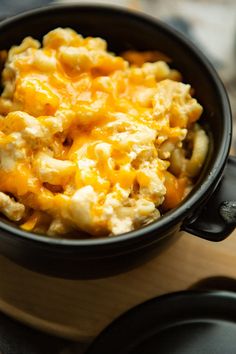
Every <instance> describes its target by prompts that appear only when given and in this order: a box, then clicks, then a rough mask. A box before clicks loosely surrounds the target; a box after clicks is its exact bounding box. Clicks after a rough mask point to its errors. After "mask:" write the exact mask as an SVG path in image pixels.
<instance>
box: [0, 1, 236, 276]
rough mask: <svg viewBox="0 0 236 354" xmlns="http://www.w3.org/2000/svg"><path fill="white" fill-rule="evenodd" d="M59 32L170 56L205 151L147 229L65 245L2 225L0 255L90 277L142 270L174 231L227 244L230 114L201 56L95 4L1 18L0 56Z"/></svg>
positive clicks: (153, 24) (161, 29) (138, 20)
mask: <svg viewBox="0 0 236 354" xmlns="http://www.w3.org/2000/svg"><path fill="white" fill-rule="evenodd" d="M58 26H60V27H71V28H73V29H75V30H76V31H78V32H79V33H81V34H83V35H84V36H87V35H90V36H100V37H102V38H105V39H106V40H107V42H108V45H109V49H110V50H112V51H114V52H116V53H119V52H121V51H124V50H127V49H138V50H159V51H161V52H163V53H165V54H166V55H167V56H168V57H170V58H171V59H172V64H171V65H172V66H173V67H174V68H176V69H178V70H179V71H180V72H181V73H182V74H183V77H184V81H186V82H188V83H190V84H191V85H192V87H194V89H195V96H196V97H197V99H198V100H199V102H200V103H201V104H202V106H203V107H204V115H203V117H202V120H201V123H202V124H203V125H204V126H205V127H206V129H207V130H208V132H209V135H210V140H211V142H210V150H209V153H208V157H207V161H206V163H205V166H204V168H203V170H202V172H201V175H200V176H199V178H198V181H197V182H196V185H195V188H194V189H193V191H192V192H191V194H190V195H189V196H188V197H187V198H186V199H185V200H184V202H182V203H181V205H179V207H178V208H176V209H174V210H172V211H170V212H168V213H166V214H165V215H164V216H163V217H161V218H160V219H159V220H157V221H155V222H153V223H152V224H149V225H148V226H146V227H143V228H141V229H139V230H136V231H132V232H129V233H127V234H124V235H120V236H117V237H114V238H101V239H93V240H92V239H87V240H67V239H51V238H49V237H45V236H43V235H35V234H33V233H27V232H24V231H22V230H20V229H18V228H17V227H16V226H15V225H14V224H13V223H10V222H8V221H6V219H4V218H1V220H0V248H1V252H2V253H3V254H5V255H6V256H8V257H9V258H11V259H13V260H15V261H16V262H18V263H20V264H22V265H24V266H26V267H28V268H31V269H33V270H36V271H40V272H44V273H47V274H51V275H56V276H61V277H72V278H73V277H78V278H93V277H102V276H108V275H112V274H116V273H119V272H122V271H124V270H127V269H130V268H132V267H134V266H136V265H137V264H139V263H142V262H143V261H144V260H146V259H148V258H150V257H151V256H152V255H153V254H154V253H156V252H159V251H160V250H162V248H163V246H166V245H167V244H168V243H169V242H171V241H172V240H173V239H174V235H176V233H177V231H179V230H180V229H184V230H187V231H191V232H192V233H194V234H197V235H198V236H200V237H203V238H207V239H210V240H213V241H219V240H222V239H224V238H225V237H227V236H228V235H229V234H230V233H231V232H232V231H233V229H234V226H235V219H236V218H235V212H234V211H235V203H232V201H233V200H234V199H236V198H234V197H236V191H235V189H234V187H233V185H234V183H233V180H234V179H235V177H236V172H235V171H236V168H235V160H234V159H233V158H230V159H228V153H229V148H230V142H231V134H232V121H231V112H230V106H229V101H228V98H227V95H226V92H225V89H224V87H223V85H222V83H221V81H220V79H219V77H218V76H217V74H216V72H215V70H214V69H213V68H212V66H211V65H210V63H209V62H208V60H207V59H206V58H205V56H204V55H203V54H202V53H201V52H200V51H199V49H197V48H196V47H194V46H193V45H192V44H191V43H190V42H189V41H188V40H187V39H185V38H184V37H183V36H182V35H181V34H179V33H178V32H176V31H174V30H173V29H171V28H169V27H168V26H167V25H166V24H164V23H161V22H159V21H157V20H155V19H152V18H150V17H146V16H144V15H141V14H138V13H133V12H130V11H128V10H122V9H120V8H114V7H107V6H95V5H91V6H89V5H63V6H51V7H48V8H41V9H37V10H34V11H30V12H27V13H25V14H21V15H18V16H16V17H13V18H10V19H7V20H5V21H3V22H2V23H1V24H0V49H6V48H9V47H10V46H12V45H14V44H17V43H19V42H20V41H21V40H22V39H23V38H24V37H26V36H29V35H31V36H33V37H35V38H38V39H41V38H42V36H43V35H44V34H46V33H47V32H48V31H50V30H52V29H54V28H55V27H58ZM227 162H228V163H227ZM226 163H227V170H226V174H225V178H222V175H223V171H224V168H225V165H226ZM220 181H221V182H222V183H221V184H220V186H219V182H220ZM217 186H218V189H217V191H215V190H216V188H217ZM213 192H214V193H213ZM225 201H226V202H227V203H225V204H224V205H223V208H222V202H225ZM220 211H222V213H221V215H220V213H219V212H220ZM232 212H234V215H233V214H232Z"/></svg>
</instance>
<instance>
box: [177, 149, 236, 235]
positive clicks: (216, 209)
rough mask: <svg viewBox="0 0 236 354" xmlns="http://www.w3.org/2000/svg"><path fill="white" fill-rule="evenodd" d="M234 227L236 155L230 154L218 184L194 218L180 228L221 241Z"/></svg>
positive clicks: (235, 225)
mask: <svg viewBox="0 0 236 354" xmlns="http://www.w3.org/2000/svg"><path fill="white" fill-rule="evenodd" d="M235 227H236V157H233V156H230V157H229V158H228V161H227V165H226V168H225V171H224V176H223V178H222V181H221V182H220V184H219V186H218V187H217V189H216V190H215V192H214V193H213V195H212V196H211V197H210V199H209V200H208V201H207V203H206V204H205V205H204V206H203V208H202V210H201V211H200V213H199V214H198V216H197V217H196V218H193V219H188V220H186V221H184V222H183V224H182V226H181V230H183V231H187V232H189V233H191V234H193V235H196V236H199V237H202V238H204V239H207V240H210V241H222V240H224V239H225V238H226V237H228V236H229V235H230V234H231V233H232V232H233V230H234V228H235Z"/></svg>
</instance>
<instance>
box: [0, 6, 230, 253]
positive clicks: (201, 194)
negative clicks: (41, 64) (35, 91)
mask: <svg viewBox="0 0 236 354" xmlns="http://www.w3.org/2000/svg"><path fill="white" fill-rule="evenodd" d="M80 9H84V10H91V11H96V12H97V11H102V12H104V11H106V12H107V13H110V14H111V13H112V14H117V15H119V16H125V17H127V18H130V19H131V20H136V21H138V22H141V23H143V24H144V25H145V24H146V25H147V26H152V27H153V28H156V29H157V30H159V31H162V32H165V33H166V34H167V35H168V36H171V37H174V38H175V39H176V40H177V41H178V42H179V43H180V44H181V45H183V46H184V47H185V48H186V49H188V50H189V51H190V52H191V54H192V55H193V56H194V59H195V60H198V61H199V62H200V63H201V65H202V67H204V68H205V69H206V72H207V74H208V77H209V78H210V80H211V81H212V83H213V85H214V86H215V89H216V93H217V95H218V98H219V100H220V103H221V106H222V112H223V117H224V131H223V134H222V141H221V144H220V147H219V153H218V155H217V157H216V159H215V162H214V165H213V168H212V171H211V173H209V174H208V175H207V176H206V177H205V179H204V181H203V183H202V186H201V188H200V189H199V190H198V191H197V192H195V193H193V194H192V195H191V196H189V198H188V199H186V200H184V201H183V202H181V203H180V205H179V206H178V207H177V208H175V209H173V210H171V211H170V212H168V213H167V214H165V215H163V216H161V217H160V218H159V219H157V220H156V221H154V222H152V223H151V224H149V225H146V226H144V227H142V228H140V229H137V230H134V231H130V232H127V233H124V234H120V235H116V236H114V237H101V238H88V239H65V238H50V237H49V236H44V235H41V234H36V233H32V232H26V231H23V230H21V229H19V228H17V227H15V226H11V225H9V224H8V223H5V222H3V221H0V229H2V230H4V231H6V232H8V233H11V234H12V235H11V236H17V238H18V236H21V237H22V238H23V239H25V240H28V241H31V242H34V243H41V244H42V243H44V244H47V245H48V246H49V245H53V246H58V247H59V246H63V247H64V246H68V247H69V246H73V247H74V246H77V247H82V248H86V247H91V246H97V247H98V246H101V247H102V246H104V245H111V244H114V243H123V242H127V241H131V240H132V241H134V240H135V239H137V238H138V239H139V240H140V239H141V238H142V237H145V236H146V235H147V234H153V233H154V232H156V233H157V232H158V231H159V232H160V233H161V231H163V230H166V229H169V228H170V227H171V226H174V225H176V224H178V223H179V222H180V221H181V220H183V219H184V218H185V217H186V215H187V214H188V212H189V211H190V210H191V209H192V208H193V207H194V205H196V204H201V203H202V202H204V200H206V199H207V197H208V195H209V193H210V192H211V191H212V189H215V188H216V186H217V184H218V182H219V179H220V177H221V175H222V173H223V170H224V167H225V164H226V162H227V157H228V154H229V150H230V144H231V138H232V114H231V108H230V103H229V98H228V96H227V93H226V90H225V88H224V85H223V83H222V81H221V79H220V77H219V75H218V73H217V72H216V70H215V69H214V68H213V65H212V64H211V63H210V61H209V60H208V58H207V57H206V56H205V54H203V52H202V51H201V50H200V49H199V48H198V47H197V46H196V45H195V44H193V43H192V41H191V40H190V39H188V38H186V37H185V36H184V35H183V34H182V33H181V32H179V31H177V30H176V29H174V28H173V27H171V26H169V25H168V24H166V23H164V22H162V21H160V20H159V19H156V18H155V17H152V16H150V15H147V14H144V13H141V12H138V11H134V10H130V9H127V8H123V7H122V6H121V5H106V4H93V3H89V4H88V3H79V4H73V3H70V4H53V5H50V6H43V7H39V8H35V9H32V10H29V11H25V12H22V13H19V14H17V15H15V16H11V17H9V18H7V19H5V20H3V21H1V22H0V32H1V30H2V29H4V27H7V26H9V25H12V24H13V25H14V22H18V21H24V20H26V21H27V19H28V18H32V17H34V16H38V15H44V14H50V13H54V12H58V11H59V12H63V11H79V10H80ZM193 190H194V189H193ZM157 238H158V235H157Z"/></svg>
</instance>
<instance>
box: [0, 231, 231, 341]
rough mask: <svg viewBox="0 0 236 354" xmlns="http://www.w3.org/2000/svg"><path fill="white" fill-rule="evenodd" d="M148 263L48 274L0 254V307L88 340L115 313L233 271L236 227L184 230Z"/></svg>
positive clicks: (45, 328) (61, 333)
mask: <svg viewBox="0 0 236 354" xmlns="http://www.w3.org/2000/svg"><path fill="white" fill-rule="evenodd" d="M180 236H181V237H180V238H179V239H178V241H177V242H176V243H175V244H173V245H171V246H170V248H168V249H167V250H166V251H165V252H164V253H162V254H161V255H160V256H158V257H157V258H155V259H153V260H152V261H150V262H149V263H147V264H145V265H143V266H142V267H139V268H137V269H135V270H132V271H130V272H128V273H125V274H121V275H119V276H116V277H110V278H107V279H99V280H89V281H78V280H64V279H58V278H52V277H47V276H44V275H40V274H37V273H33V272H31V271H29V270H26V269H24V268H22V267H20V266H18V265H16V264H14V263H13V262H11V261H10V260H8V259H6V258H5V257H3V256H0V310H2V311H3V312H4V313H6V314H8V315H10V316H12V317H14V318H16V319H18V320H20V321H22V322H24V323H27V324H29V325H31V326H33V327H35V328H38V329H41V330H43V331H46V332H49V333H51V334H57V335H59V336H62V337H65V338H70V339H76V340H80V341H90V340H91V339H92V338H93V337H95V336H96V335H97V334H98V333H99V332H100V331H101V330H102V329H103V328H104V327H105V326H107V325H108V324H109V323H110V322H111V321H112V320H113V319H114V318H116V317H117V316H119V315H120V314H121V313H123V312H124V311H126V310H128V309H129V308H131V307H133V306H134V305H137V304H139V303H141V302H143V301H145V300H147V299H150V298H152V297H154V296H157V295H160V294H164V293H168V292H172V291H177V290H182V289H187V288H189V287H191V286H192V285H193V284H194V283H196V282H198V281H200V280H202V279H204V278H207V277H212V276H230V277H233V278H234V277H235V276H236V231H234V233H233V234H232V235H231V236H230V237H229V238H228V239H227V240H225V241H223V242H220V243H213V242H209V241H205V240H202V239H200V238H197V237H195V236H192V235H189V234H186V233H183V234H182V235H180Z"/></svg>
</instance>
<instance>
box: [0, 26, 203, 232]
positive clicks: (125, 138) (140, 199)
mask: <svg viewBox="0 0 236 354" xmlns="http://www.w3.org/2000/svg"><path fill="white" fill-rule="evenodd" d="M129 57H131V58H132V64H130V63H129V62H128V60H129ZM124 58H127V60H125V59H124ZM124 58H122V57H120V56H116V55H114V54H113V53H110V52H108V51H107V44H106V42H105V41H104V40H103V39H101V38H92V37H87V38H83V37H82V36H81V35H79V34H77V33H76V32H75V31H73V30H72V29H68V28H66V29H62V28H57V29H55V30H53V31H51V32H49V33H48V34H46V35H45V36H44V38H43V43H42V46H41V45H40V43H39V42H38V41H37V40H35V39H33V38H31V37H27V38H25V39H24V40H23V41H22V43H21V44H20V45H18V46H14V47H12V48H11V49H10V50H9V52H8V55H7V59H6V62H5V66H4V70H3V73H2V84H3V92H2V95H1V98H0V212H2V213H3V214H5V216H6V217H8V218H9V219H11V220H14V221H17V222H18V223H19V226H20V227H21V228H22V229H24V230H26V231H33V232H39V233H44V234H45V233H46V234H48V235H52V236H57V235H63V234H64V235H66V234H67V235H68V233H71V234H73V235H75V233H74V232H73V230H80V231H82V232H86V233H88V234H90V235H94V236H101V235H102V236H105V235H108V236H111V235H116V234H121V233H125V232H128V231H131V230H133V229H136V228H139V227H141V226H143V225H145V224H147V223H149V222H151V221H153V220H155V219H156V218H158V217H159V216H160V210H162V211H164V210H168V209H170V208H174V207H175V206H176V205H178V203H179V202H180V201H181V200H182V199H183V197H184V196H185V195H186V193H187V191H188V190H189V188H190V187H191V185H192V181H193V178H194V177H195V176H196V175H197V174H198V173H199V171H200V168H201V166H202V164H203V163H204V158H205V155H206V152H207V143H208V139H207V136H206V134H205V132H204V131H203V130H202V129H201V128H200V126H199V125H197V124H196V123H195V122H196V121H197V120H198V119H199V117H200V116H201V113H202V107H201V105H200V104H199V103H198V102H197V101H196V99H195V98H193V97H192V96H191V87H190V85H187V84H184V83H182V82H180V80H181V75H180V73H178V72H177V71H176V70H172V69H170V67H169V66H168V65H167V64H166V63H165V62H164V61H161V60H157V61H155V62H151V61H152V54H151V52H148V53H146V54H145V53H136V52H131V53H125V54H124ZM135 58H136V59H135ZM145 58H148V60H150V62H145ZM135 60H137V63H135ZM197 134H198V135H197ZM199 134H200V135H199ZM196 136H197V137H200V138H201V141H202V142H203V148H202V150H201V151H200V153H198V152H196V153H195V155H194V161H192V160H191V159H190V158H189V156H188V155H189V152H190V153H191V151H192V150H193V147H194V145H196V146H198V145H199V141H198V144H197V143H196V144H195V143H194V142H195V140H194V139H195V138H196ZM196 139H197V138H196ZM200 145H201V144H200ZM201 146H202V145H201ZM175 156H176V157H175ZM190 160H191V161H190ZM193 165H194V166H193ZM189 166H190V167H189ZM158 207H160V208H159V209H158ZM11 210H12V212H11ZM76 237H79V233H77V236H76Z"/></svg>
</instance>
